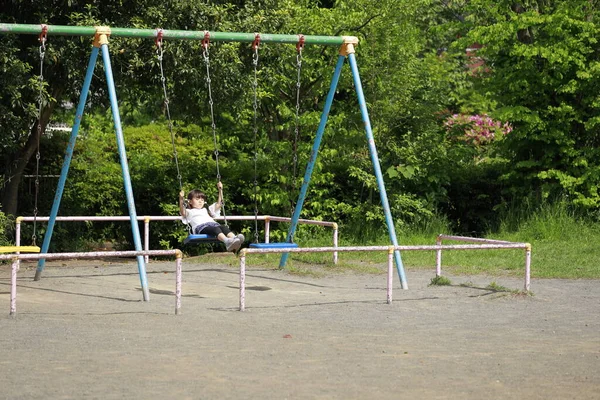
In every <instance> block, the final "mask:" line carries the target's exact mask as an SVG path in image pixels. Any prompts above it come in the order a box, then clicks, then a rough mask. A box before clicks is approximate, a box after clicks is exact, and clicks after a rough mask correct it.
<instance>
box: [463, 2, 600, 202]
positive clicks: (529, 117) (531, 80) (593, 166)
mask: <svg viewBox="0 0 600 400" xmlns="http://www.w3.org/2000/svg"><path fill="white" fill-rule="evenodd" d="M597 6H598V4H597V2H596V1H588V0H576V1H562V0H554V1H553V0H543V1H542V0H540V1H528V2H525V1H508V0H505V1H500V2H495V1H494V2H492V1H487V0H478V1H472V2H470V3H469V4H468V5H466V6H465V8H464V10H463V11H464V13H465V15H467V17H466V18H465V23H464V24H463V25H462V28H463V30H464V36H463V37H462V38H461V39H460V40H458V41H456V42H455V47H454V48H455V50H456V52H457V53H460V52H464V48H465V47H466V46H468V45H470V44H472V43H478V44H480V45H481V48H480V49H479V50H477V56H478V57H481V58H482V59H483V60H484V61H485V70H481V71H480V72H479V73H476V74H473V75H472V77H471V78H472V84H473V86H472V90H470V91H469V92H463V94H464V95H465V97H463V98H464V99H465V100H466V101H465V102H464V103H463V106H465V108H470V109H471V110H472V111H491V112H492V113H493V114H494V115H495V116H496V117H498V118H499V119H502V120H508V121H510V122H511V123H512V124H513V126H514V132H512V133H511V135H509V136H508V137H507V140H506V141H505V143H504V145H505V147H504V152H503V154H504V157H505V158H506V159H507V160H509V164H507V170H506V171H505V172H504V174H503V176H502V178H501V179H502V180H503V181H504V182H506V185H507V190H506V192H505V195H507V196H511V197H517V198H523V197H527V196H530V195H531V194H532V193H534V194H535V195H536V196H537V198H538V199H540V198H548V197H553V196H556V195H560V194H563V195H567V196H568V197H569V198H570V200H571V201H572V202H573V204H574V205H576V206H579V207H582V208H584V209H597V208H598V207H600V191H599V190H600V189H599V188H600V150H599V147H600V146H599V145H600V118H599V117H598V112H599V108H600V102H599V101H598V92H599V89H600V53H599V52H598V40H599V38H600V28H599V24H598V17H599V10H598V7H597ZM469 99H471V100H473V99H475V102H471V103H469ZM477 104H479V106H480V107H481V106H482V105H483V107H482V108H487V109H483V110H481V109H480V110H475V108H476V107H477ZM489 108H491V109H489Z"/></svg>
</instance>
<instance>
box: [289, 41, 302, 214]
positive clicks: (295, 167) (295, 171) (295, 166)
mask: <svg viewBox="0 0 600 400" xmlns="http://www.w3.org/2000/svg"><path fill="white" fill-rule="evenodd" d="M303 49H304V35H298V43H297V44H296V51H297V52H298V54H297V55H296V69H297V80H296V119H295V128H294V141H293V144H292V151H293V162H292V166H293V167H292V171H293V175H292V182H291V186H290V188H291V189H292V190H293V191H294V192H295V189H296V179H297V178H298V139H299V136H300V82H301V73H302V50H303ZM290 208H291V215H293V214H294V211H295V203H294V201H293V199H292V196H290Z"/></svg>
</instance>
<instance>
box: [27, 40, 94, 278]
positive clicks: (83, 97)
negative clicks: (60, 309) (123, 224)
mask: <svg viewBox="0 0 600 400" xmlns="http://www.w3.org/2000/svg"><path fill="white" fill-rule="evenodd" d="M98 50H99V49H98V48H97V47H94V48H93V49H92V54H91V55H90V61H89V63H88V67H87V72H86V74H85V79H84V81H83V87H82V88H81V94H80V95H79V105H78V106H77V113H76V114H75V121H74V123H73V128H72V129H71V138H70V139H69V143H68V144H67V150H66V152H65V159H64V161H63V165H62V170H61V172H60V178H59V179H58V187H57V188H56V194H55V195H54V203H53V204H52V210H51V211H50V219H49V220H48V228H47V230H46V233H45V234H44V242H43V244H42V253H47V252H48V247H49V246H50V240H51V239H52V232H53V231H54V223H55V221H56V216H57V215H58V208H59V207H60V201H61V199H62V195H63V192H64V189H65V182H66V181H67V174H68V173H69V166H70V165H71V159H72V158H73V149H74V148H75V142H76V139H77V134H78V133H79V126H80V125H81V118H83V110H84V109H85V103H86V101H87V95H88V93H89V90H90V83H91V82H92V77H93V76H94V67H95V66H96V60H97V59H98ZM45 263H46V260H45V259H43V258H40V259H39V261H38V266H37V270H36V271H35V278H33V279H34V280H36V281H39V280H40V278H41V277H42V271H43V270H44V266H45Z"/></svg>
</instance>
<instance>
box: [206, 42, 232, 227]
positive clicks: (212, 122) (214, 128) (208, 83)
mask: <svg viewBox="0 0 600 400" xmlns="http://www.w3.org/2000/svg"><path fill="white" fill-rule="evenodd" d="M209 38H210V34H209V33H208V32H206V33H205V34H204V40H203V41H202V48H203V51H202V56H203V58H204V64H206V86H207V89H208V104H209V106H210V127H211V129H212V136H213V144H214V146H215V151H214V154H215V163H216V167H217V182H221V172H220V171H219V145H218V141H217V125H216V124H215V111H214V102H213V97H212V88H211V80H210V54H209V52H208V47H209V45H210V41H209ZM221 210H222V212H223V220H224V225H225V226H227V215H226V214H225V199H222V200H221Z"/></svg>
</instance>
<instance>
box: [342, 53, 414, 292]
mask: <svg viewBox="0 0 600 400" xmlns="http://www.w3.org/2000/svg"><path fill="white" fill-rule="evenodd" d="M348 61H349V62H350V68H351V69H352V78H353V79H354V87H355V88H356V95H357V97H358V104H359V106H360V112H361V114H362V119H363V123H364V124H365V131H366V133H367V142H368V144H369V152H370V154H371V162H372V163H373V168H375V177H376V178H377V186H378V187H379V195H380V197H381V204H382V206H383V212H384V213H385V222H386V223H387V226H388V232H389V236H390V240H391V241H392V244H393V245H394V246H398V240H397V239H396V229H395V227H394V220H393V219H392V213H391V211H390V205H389V203H388V198H387V193H386V191H385V185H384V183H383V175H382V173H381V166H380V165H379V157H378V155H377V148H376V147H375V139H374V137H373V131H372V130H371V122H370V120H369V112H368V111H367V103H366V102H365V96H364V94H363V89H362V83H361V81H360V75H359V74H358V67H357V65H356V58H355V55H354V53H350V54H348ZM394 260H395V262H396V269H397V270H398V276H399V278H400V283H401V284H402V289H408V285H407V283H406V276H405V275H404V266H403V264H402V257H401V256H400V251H399V250H396V251H394Z"/></svg>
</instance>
